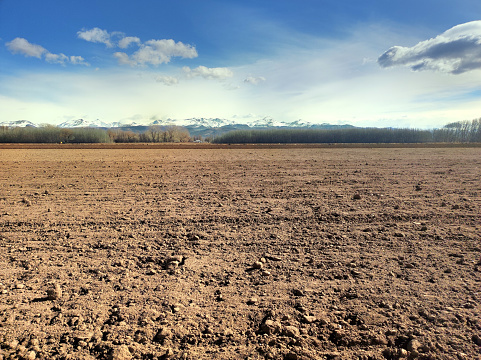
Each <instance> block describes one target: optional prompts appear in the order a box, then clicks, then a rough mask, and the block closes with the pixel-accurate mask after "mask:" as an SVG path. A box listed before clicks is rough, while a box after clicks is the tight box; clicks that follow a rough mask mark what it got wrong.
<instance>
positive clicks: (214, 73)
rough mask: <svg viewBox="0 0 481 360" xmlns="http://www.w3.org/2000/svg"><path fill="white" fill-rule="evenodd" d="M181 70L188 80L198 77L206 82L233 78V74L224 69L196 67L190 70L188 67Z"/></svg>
mask: <svg viewBox="0 0 481 360" xmlns="http://www.w3.org/2000/svg"><path fill="white" fill-rule="evenodd" d="M182 70H183V71H184V73H185V74H186V75H187V77H189V78H194V77H198V76H199V77H202V78H204V79H208V80H212V79H215V80H225V79H227V78H231V77H232V76H234V73H233V72H232V71H231V70H229V69H228V68H225V67H216V68H208V67H205V66H198V67H196V68H195V69H191V68H190V67H188V66H184V67H183V68H182Z"/></svg>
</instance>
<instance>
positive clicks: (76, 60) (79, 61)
mask: <svg viewBox="0 0 481 360" xmlns="http://www.w3.org/2000/svg"><path fill="white" fill-rule="evenodd" d="M70 63H71V64H73V65H87V66H89V65H90V64H89V63H88V62H86V61H85V59H84V58H83V57H81V56H70Z"/></svg>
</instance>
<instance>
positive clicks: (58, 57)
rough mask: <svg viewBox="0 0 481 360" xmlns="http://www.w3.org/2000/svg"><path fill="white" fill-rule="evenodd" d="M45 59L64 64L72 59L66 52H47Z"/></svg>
mask: <svg viewBox="0 0 481 360" xmlns="http://www.w3.org/2000/svg"><path fill="white" fill-rule="evenodd" d="M45 60H46V61H47V62H49V63H53V64H62V65H64V64H65V62H67V61H69V60H70V59H69V58H68V56H67V55H65V54H51V53H47V54H45Z"/></svg>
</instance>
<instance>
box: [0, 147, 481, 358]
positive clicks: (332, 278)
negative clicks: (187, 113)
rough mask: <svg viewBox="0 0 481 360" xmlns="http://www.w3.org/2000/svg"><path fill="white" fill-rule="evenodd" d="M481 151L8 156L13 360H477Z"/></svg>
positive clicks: (1, 191)
mask: <svg viewBox="0 0 481 360" xmlns="http://www.w3.org/2000/svg"><path fill="white" fill-rule="evenodd" d="M480 169H481V150H480V148H421V149H402V148H386V149H379V148H378V149H369V148H358V149H355V148H348V149H341V148H335V149H328V148H327V149H326V148H324V149H323V148H304V149H303V148H287V149H255V148H244V149H242V148H239V149H197V148H191V149H179V148H177V149H170V150H169V149H124V150H122V149H115V150H114V149H65V148H64V149H35V150H33V149H16V150H13V149H10V150H9V149H2V150H0V244H1V247H0V359H2V358H3V359H30V360H33V359H114V360H128V359H287V360H290V359H292V360H296V359H364V360H367V359H402V358H408V359H466V360H468V359H480V358H481V316H480V313H481V311H480V310H481V308H480V296H481V295H480V290H481V272H480V271H481V258H480V254H481V241H480V233H481V231H480V229H481V223H480V214H481V211H480V210H481V209H480V205H481V186H480V185H481V182H480V173H481V171H480Z"/></svg>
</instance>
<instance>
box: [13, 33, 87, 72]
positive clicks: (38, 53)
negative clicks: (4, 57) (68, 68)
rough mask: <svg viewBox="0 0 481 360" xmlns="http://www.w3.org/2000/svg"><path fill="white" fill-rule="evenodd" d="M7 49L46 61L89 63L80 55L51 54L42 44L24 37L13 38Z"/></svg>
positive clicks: (62, 63)
mask: <svg viewBox="0 0 481 360" xmlns="http://www.w3.org/2000/svg"><path fill="white" fill-rule="evenodd" d="M6 45H7V47H8V49H9V50H10V51H11V52H12V53H13V54H23V55H24V56H27V57H36V58H38V59H42V57H43V58H44V60H45V61H46V62H48V63H52V64H61V65H65V64H66V63H70V64H73V65H86V66H89V65H90V64H89V63H87V62H86V61H85V59H84V58H83V57H81V56H70V57H69V56H67V55H65V54H62V53H60V54H53V53H51V52H50V51H48V50H47V49H45V48H44V47H43V46H40V45H37V44H32V43H30V42H28V41H27V40H26V39H24V38H15V39H13V40H12V41H11V42H9V43H7V44H6Z"/></svg>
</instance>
